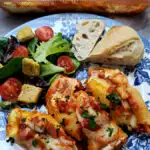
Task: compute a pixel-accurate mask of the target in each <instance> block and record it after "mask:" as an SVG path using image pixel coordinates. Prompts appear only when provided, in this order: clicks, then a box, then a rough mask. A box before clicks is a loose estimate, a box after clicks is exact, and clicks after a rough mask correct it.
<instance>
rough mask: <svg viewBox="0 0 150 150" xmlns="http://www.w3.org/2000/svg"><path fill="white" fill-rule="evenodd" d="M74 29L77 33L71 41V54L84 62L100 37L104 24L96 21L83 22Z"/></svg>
mask: <svg viewBox="0 0 150 150" xmlns="http://www.w3.org/2000/svg"><path fill="white" fill-rule="evenodd" d="M76 29H77V33H76V34H75V35H74V38H73V41H72V44H73V52H74V54H75V56H76V58H77V59H78V60H84V59H86V58H87V57H88V56H89V54H90V52H91V51H92V50H93V48H94V46H95V44H96V42H97V41H98V39H99V38H100V36H101V35H102V33H103V31H104V29H105V23H104V22H103V21H102V20H98V19H91V20H84V21H82V22H81V23H79V24H77V25H76Z"/></svg>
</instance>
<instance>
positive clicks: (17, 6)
mask: <svg viewBox="0 0 150 150" xmlns="http://www.w3.org/2000/svg"><path fill="white" fill-rule="evenodd" d="M0 4H1V7H2V8H4V9H5V10H7V11H9V12H12V13H26V12H34V13H35V12H58V11H59V12H60V11H61V12H66V11H67V12H68V11H83V12H96V13H100V12H104V13H120V14H122V13H124V14H131V13H138V12H142V11H144V10H145V9H146V8H147V7H148V6H149V5H150V2H149V0H8V1H6V0H1V1H0Z"/></svg>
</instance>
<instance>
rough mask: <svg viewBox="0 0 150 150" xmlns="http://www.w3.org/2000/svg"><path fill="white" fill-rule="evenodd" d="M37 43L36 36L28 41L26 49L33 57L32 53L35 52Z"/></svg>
mask: <svg viewBox="0 0 150 150" xmlns="http://www.w3.org/2000/svg"><path fill="white" fill-rule="evenodd" d="M37 44H38V39H37V38H36V37H34V38H33V39H32V40H31V41H30V42H29V45H28V51H29V53H30V54H31V55H32V57H34V53H35V49H36V46H37Z"/></svg>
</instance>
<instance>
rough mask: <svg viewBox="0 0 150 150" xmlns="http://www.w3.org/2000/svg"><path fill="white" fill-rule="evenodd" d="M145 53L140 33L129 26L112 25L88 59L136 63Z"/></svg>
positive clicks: (106, 62) (121, 63)
mask: <svg viewBox="0 0 150 150" xmlns="http://www.w3.org/2000/svg"><path fill="white" fill-rule="evenodd" d="M143 54H144V44H143V42H142V40H141V39H140V37H139V35H138V33H137V32H136V31H135V30H134V29H132V28H130V27H128V26H114V27H112V28H111V29H110V30H109V31H108V32H107V33H106V34H105V36H104V37H103V38H102V40H101V41H99V42H98V43H97V45H96V46H95V48H94V49H93V51H92V52H91V53H90V55H89V57H88V60H89V61H91V62H96V63H104V64H115V65H132V66H134V65H136V64H137V63H138V62H139V61H140V60H141V58H142V57H143Z"/></svg>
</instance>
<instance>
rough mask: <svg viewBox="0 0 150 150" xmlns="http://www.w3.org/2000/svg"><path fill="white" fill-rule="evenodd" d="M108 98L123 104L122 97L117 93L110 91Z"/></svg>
mask: <svg viewBox="0 0 150 150" xmlns="http://www.w3.org/2000/svg"><path fill="white" fill-rule="evenodd" d="M106 98H107V99H108V100H110V101H112V102H113V103H115V104H117V105H120V104H121V98H120V97H119V95H118V94H116V93H110V94H109V95H107V96H106Z"/></svg>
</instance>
